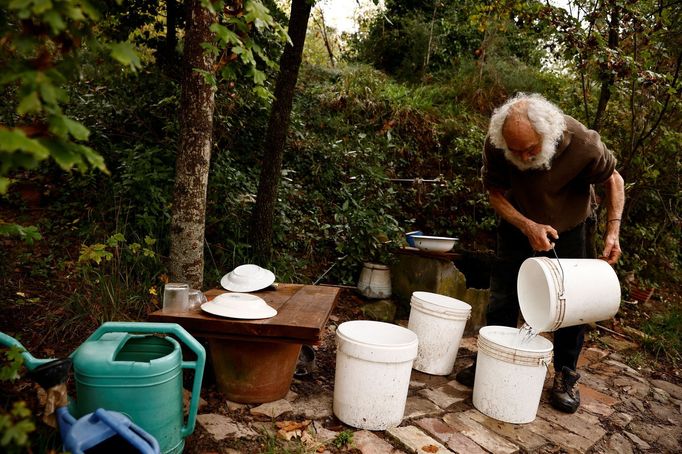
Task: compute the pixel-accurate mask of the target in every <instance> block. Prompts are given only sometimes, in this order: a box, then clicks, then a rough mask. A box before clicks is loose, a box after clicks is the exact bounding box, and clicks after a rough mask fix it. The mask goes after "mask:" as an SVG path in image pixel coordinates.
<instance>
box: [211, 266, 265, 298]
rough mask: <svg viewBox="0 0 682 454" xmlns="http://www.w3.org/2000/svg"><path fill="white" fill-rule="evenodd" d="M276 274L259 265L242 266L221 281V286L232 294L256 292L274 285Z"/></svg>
mask: <svg viewBox="0 0 682 454" xmlns="http://www.w3.org/2000/svg"><path fill="white" fill-rule="evenodd" d="M273 282H275V274H274V273H273V272H272V271H270V270H266V269H265V268H261V267H260V266H258V265H253V264H247V265H240V266H238V267H237V268H235V269H233V270H232V271H230V272H229V273H227V274H226V275H225V276H223V277H222V279H220V285H222V287H223V288H224V289H225V290H229V291H231V292H255V291H257V290H262V289H264V288H265V287H268V286H270V285H272V283H273Z"/></svg>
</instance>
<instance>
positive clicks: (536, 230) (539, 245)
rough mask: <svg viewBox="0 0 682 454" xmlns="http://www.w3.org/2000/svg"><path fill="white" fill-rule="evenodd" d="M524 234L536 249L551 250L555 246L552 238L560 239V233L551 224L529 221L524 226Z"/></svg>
mask: <svg viewBox="0 0 682 454" xmlns="http://www.w3.org/2000/svg"><path fill="white" fill-rule="evenodd" d="M523 234H524V235H526V237H528V242H529V243H530V246H531V247H532V248H533V250H534V251H549V250H551V249H552V248H553V247H554V243H552V242H551V241H550V239H554V240H558V239H559V233H558V232H557V231H556V229H555V228H554V227H552V226H551V225H545V224H538V223H536V222H533V221H529V222H528V223H527V224H526V225H525V226H524V228H523Z"/></svg>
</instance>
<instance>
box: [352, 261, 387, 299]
mask: <svg viewBox="0 0 682 454" xmlns="http://www.w3.org/2000/svg"><path fill="white" fill-rule="evenodd" d="M358 290H359V291H360V293H361V294H362V295H364V296H366V297H367V298H377V299H381V298H388V297H390V296H391V270H390V269H389V268H388V267H387V266H386V265H380V264H378V263H370V262H365V263H364V264H363V266H362V271H360V278H359V279H358Z"/></svg>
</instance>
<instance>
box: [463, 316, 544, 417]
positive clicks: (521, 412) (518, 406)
mask: <svg viewBox="0 0 682 454" xmlns="http://www.w3.org/2000/svg"><path fill="white" fill-rule="evenodd" d="M551 358H552V342H550V341H549V340H547V339H545V338H544V337H541V336H531V335H529V333H528V332H527V331H525V330H519V329H518V328H509V327H506V326H485V327H483V328H481V329H480V330H479V333H478V358H477V361H476V378H475V379H474V394H473V404H474V407H476V408H477V409H478V411H480V412H481V413H483V414H485V415H487V416H490V417H491V418H494V419H497V420H499V421H504V422H509V423H513V424H523V423H528V422H531V421H533V420H535V416H536V415H537V412H538V406H539V405H540V395H541V394H542V386H543V384H544V382H545V375H546V373H547V366H548V365H549V363H550V361H551Z"/></svg>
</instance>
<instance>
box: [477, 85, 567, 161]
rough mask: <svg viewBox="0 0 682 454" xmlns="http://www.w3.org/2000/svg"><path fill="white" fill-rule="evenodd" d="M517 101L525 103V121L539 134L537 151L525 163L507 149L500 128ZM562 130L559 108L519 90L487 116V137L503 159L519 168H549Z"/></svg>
mask: <svg viewBox="0 0 682 454" xmlns="http://www.w3.org/2000/svg"><path fill="white" fill-rule="evenodd" d="M520 101H523V102H525V103H526V105H527V115H528V120H529V121H530V124H531V126H532V127H533V129H534V130H535V132H537V133H538V134H539V135H540V136H541V137H542V149H541V151H540V153H538V154H537V155H535V156H533V157H532V158H531V159H530V160H529V161H528V162H526V161H522V160H521V159H519V158H518V157H517V156H516V155H514V153H512V152H511V151H509V148H508V147H507V142H506V141H505V140H504V136H503V135H502V128H503V126H504V122H505V120H506V119H507V115H508V114H509V112H510V110H511V109H512V107H513V106H514V105H515V104H516V103H518V102H520ZM564 129H566V120H565V119H564V114H563V112H562V111H561V109H559V108H558V107H557V106H555V105H554V104H552V103H551V102H549V101H547V100H546V99H545V98H544V97H542V96H541V95H539V94H537V93H532V94H525V93H519V94H517V95H516V96H514V97H513V98H510V99H508V100H507V102H505V103H504V104H502V105H501V106H500V107H498V108H497V109H495V111H494V112H493V114H492V116H491V117H490V126H488V137H489V138H490V142H491V143H492V144H493V145H494V146H495V147H497V148H499V149H501V150H503V151H504V156H505V158H507V160H508V161H510V162H511V163H512V164H514V165H515V166H516V167H517V168H519V169H520V170H528V169H549V168H550V166H551V163H552V158H553V157H554V154H555V153H556V145H557V143H559V141H561V139H562V138H563V134H564Z"/></svg>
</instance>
